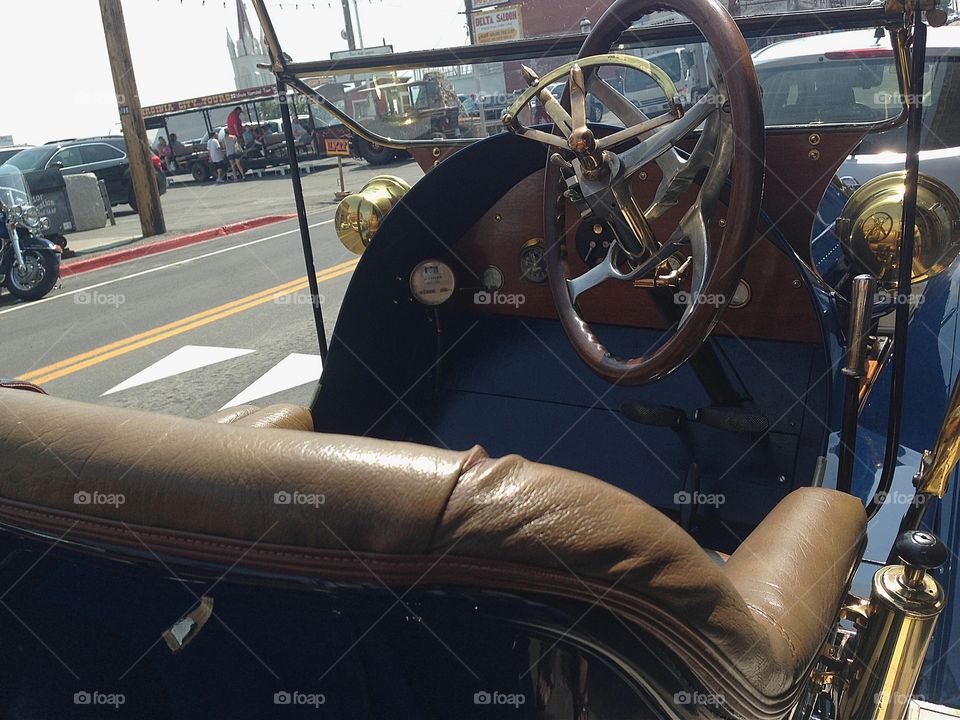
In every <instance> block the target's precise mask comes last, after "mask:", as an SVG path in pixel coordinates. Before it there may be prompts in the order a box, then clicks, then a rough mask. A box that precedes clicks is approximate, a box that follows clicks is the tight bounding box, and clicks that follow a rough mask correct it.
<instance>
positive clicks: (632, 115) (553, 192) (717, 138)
mask: <svg viewBox="0 0 960 720" xmlns="http://www.w3.org/2000/svg"><path fill="white" fill-rule="evenodd" d="M656 10H666V11H674V12H677V13H680V14H682V15H684V16H686V17H687V18H688V19H689V20H690V21H691V22H692V23H693V24H694V25H695V26H696V27H697V28H698V29H699V30H700V32H701V33H702V34H703V36H704V37H705V38H706V40H707V43H708V44H709V46H710V58H709V61H708V73H709V76H710V82H711V87H710V88H709V90H708V91H707V92H706V93H705V94H704V95H703V96H702V97H701V98H700V99H699V100H697V101H696V102H695V103H693V104H692V105H691V106H690V107H689V108H687V109H686V110H684V109H683V108H682V107H681V105H680V101H679V98H677V97H676V96H675V95H676V90H675V88H674V86H673V83H672V82H671V81H670V78H669V77H668V76H667V75H666V74H665V73H663V72H662V71H660V70H659V68H655V66H654V67H650V63H649V62H647V61H645V60H641V59H639V58H634V57H630V56H625V55H609V54H604V55H600V53H607V52H609V49H610V47H611V46H612V45H614V44H615V43H616V42H617V41H618V39H619V37H620V35H621V34H622V33H623V31H624V30H626V29H627V28H628V27H630V25H631V24H632V23H633V22H635V21H636V20H637V19H639V18H640V17H642V16H643V15H645V14H647V13H650V12H653V11H656ZM598 55H599V56H598ZM601 65H620V66H626V67H630V68H633V69H634V70H639V71H640V72H644V73H645V74H647V75H649V76H650V77H651V78H652V79H653V80H654V81H655V82H656V83H657V84H658V85H660V87H661V89H662V90H663V92H664V94H665V95H666V97H667V102H668V112H667V113H666V114H665V115H661V116H659V117H655V118H653V119H651V118H649V117H647V116H646V115H645V114H644V113H643V112H641V111H640V110H639V109H637V107H636V106H635V105H634V104H633V103H632V102H631V101H630V100H628V99H627V98H626V97H624V96H623V95H622V94H621V93H620V92H618V91H617V90H615V89H614V88H613V86H611V85H610V84H609V83H608V82H606V81H605V80H604V79H602V78H601V77H600V76H599V74H598V73H597V72H596V70H597V68H598V67H600V66H601ZM525 74H526V76H527V80H528V82H529V83H530V84H531V88H530V89H529V90H528V91H527V92H526V93H524V94H523V95H522V96H521V97H520V98H518V100H517V102H516V103H515V104H514V105H513V107H511V109H510V110H509V111H508V112H507V114H506V115H505V116H504V123H505V124H506V125H507V126H508V127H509V128H510V129H511V130H512V131H513V132H515V133H517V134H518V135H521V136H524V137H529V138H530V139H532V140H536V141H539V142H543V143H545V144H547V145H548V146H550V147H552V148H555V149H556V150H557V152H554V154H553V155H552V156H551V158H550V160H549V162H548V163H547V169H546V175H545V179H544V261H545V264H546V270H547V276H548V278H549V281H550V290H551V293H552V295H553V300H554V303H555V305H556V308H557V312H558V314H559V317H560V321H561V323H562V325H563V328H564V331H565V332H566V334H567V337H568V338H569V339H570V342H571V343H572V345H573V347H574V348H575V349H576V351H577V353H578V354H579V355H580V357H581V358H582V359H583V360H584V362H586V363H587V365H588V366H589V367H590V368H591V369H592V370H593V371H594V372H595V373H597V374H598V375H600V376H601V377H603V378H605V379H606V380H608V381H610V382H614V383H621V384H625V385H642V384H646V383H651V382H655V381H657V380H660V379H662V378H664V377H666V376H667V375H669V374H670V373H672V372H673V371H675V370H676V369H677V368H679V367H680V366H681V365H683V364H684V363H685V362H686V361H687V360H689V359H690V357H691V356H692V355H693V354H694V353H695V352H696V351H697V349H698V348H699V347H700V346H701V345H703V343H704V342H706V341H707V339H708V338H709V336H710V334H711V333H712V331H713V329H714V328H715V327H716V325H717V323H718V322H719V320H720V316H721V313H722V312H723V310H724V309H725V308H726V306H727V305H728V304H729V301H730V300H731V299H732V298H733V296H734V293H735V292H736V289H737V286H738V284H739V282H740V279H741V277H742V275H743V268H744V265H745V262H746V256H747V252H748V250H749V248H750V244H751V242H752V240H753V237H754V231H755V229H756V224H757V215H758V212H759V207H760V199H761V194H762V190H763V170H764V161H763V141H764V131H763V127H764V123H763V109H762V105H761V100H760V86H759V84H758V82H757V75H756V71H755V70H754V67H753V61H752V59H751V57H750V51H749V50H748V48H747V45H746V43H745V42H744V39H743V36H742V35H741V34H740V30H739V28H738V27H737V24H736V22H734V20H733V18H732V17H731V16H730V14H729V13H728V12H727V11H726V9H725V8H724V7H723V6H722V5H721V4H720V3H718V2H716V0H617V1H616V2H615V3H614V4H613V5H612V6H611V7H610V8H609V10H607V12H606V13H604V15H603V16H602V17H601V18H600V20H599V21H598V22H597V24H596V25H595V26H594V28H593V31H592V32H591V33H590V35H589V36H588V37H587V39H586V41H585V42H584V44H583V48H582V49H581V51H580V56H579V59H578V60H577V61H575V62H574V63H570V64H569V65H567V66H564V67H563V68H558V70H556V71H554V72H552V73H549V74H548V75H546V76H544V77H543V78H537V77H536V76H535V75H534V74H533V72H532V71H530V70H528V69H525ZM566 75H568V76H569V82H568V83H567V87H566V90H565V92H564V97H563V99H562V101H557V100H556V99H555V98H554V97H553V96H552V95H551V94H550V91H549V90H548V89H547V87H548V85H550V84H551V83H554V82H556V81H557V80H558V78H560V77H562V76H566ZM588 93H589V94H592V95H593V96H594V97H595V98H596V99H598V100H599V101H600V102H602V103H603V104H604V106H606V108H607V109H608V110H610V111H611V112H613V114H615V115H616V116H617V117H618V118H619V119H620V120H621V122H623V124H624V125H625V126H626V128H625V129H624V130H621V131H619V132H616V133H614V134H613V135H609V136H607V137H604V138H600V139H598V138H597V137H595V136H594V134H593V132H592V130H591V129H590V128H588V127H587V120H586V118H587V94H588ZM533 97H537V98H538V99H539V100H540V101H541V103H543V106H544V109H545V110H546V112H547V113H548V114H549V115H550V117H551V119H552V120H553V121H554V123H555V127H554V132H553V133H546V132H542V131H538V130H534V129H530V128H527V127H524V126H523V125H522V124H521V123H520V122H519V121H518V120H517V115H518V113H519V112H520V110H521V109H522V108H523V107H524V106H525V105H526V103H527V102H529V101H530V100H531V99H532V98H533ZM700 126H702V132H701V135H700V138H699V140H698V141H697V144H696V146H695V147H694V149H693V151H692V152H691V153H690V155H689V157H686V158H684V156H683V155H681V154H680V153H678V152H677V151H676V149H675V146H676V145H677V143H679V142H680V141H681V140H682V139H683V138H684V137H686V136H688V135H689V134H690V133H691V132H693V131H694V130H695V129H696V128H698V127H700ZM651 162H656V163H657V164H658V165H659V167H660V170H661V171H662V175H663V180H662V181H661V183H660V186H659V187H658V189H657V192H656V195H655V198H654V201H653V203H652V205H651V206H650V207H649V208H646V209H643V208H641V207H640V206H639V204H638V202H637V200H636V198H635V197H634V196H633V193H632V191H631V188H630V184H631V179H632V178H633V177H634V176H635V175H636V174H637V173H638V172H639V171H640V169H641V168H642V167H644V166H645V165H647V164H649V163H651ZM704 170H705V171H706V175H705V178H704V179H703V180H702V182H701V183H700V190H699V194H698V196H697V199H696V202H694V204H693V205H692V206H691V207H690V208H689V209H688V211H687V212H686V214H685V215H684V216H683V219H682V220H681V221H680V223H679V224H678V225H677V227H676V228H675V229H674V230H673V232H672V233H671V234H670V236H669V237H668V238H666V239H665V240H662V239H658V238H657V237H656V235H655V233H654V231H653V229H652V227H651V223H652V222H653V221H655V220H657V219H658V218H659V217H661V216H662V215H663V214H664V212H665V211H666V210H667V209H669V208H670V207H672V206H674V205H675V204H676V203H677V199H678V198H679V197H680V196H681V195H682V194H683V193H684V191H686V190H687V189H688V188H689V187H690V186H691V184H692V183H693V182H694V181H695V179H696V178H697V176H698V175H699V174H701V172H702V171H704ZM728 178H730V185H729V201H728V211H727V215H726V227H725V230H724V232H723V234H722V237H720V238H717V239H714V238H711V237H709V234H708V231H707V227H708V226H709V223H710V221H711V219H712V218H713V215H714V212H715V210H716V207H717V203H718V198H719V196H720V193H721V191H722V190H723V189H724V186H725V185H726V184H727V181H728ZM565 197H567V198H570V199H571V200H572V201H573V202H574V204H575V205H576V206H577V209H578V210H579V211H580V212H581V214H584V215H590V216H591V217H593V218H595V219H600V220H603V221H605V222H607V223H608V224H609V226H610V227H611V228H612V229H613V231H614V234H615V236H616V242H614V243H611V244H610V249H609V252H608V253H607V256H606V258H605V259H604V260H603V261H602V262H601V263H600V264H599V265H597V266H595V267H593V268H591V269H590V270H588V271H587V272H586V273H584V274H582V275H580V276H579V277H571V276H570V270H569V267H568V264H567V261H566V257H565V255H566V253H565V242H566V234H565V232H564V224H565V217H566V200H565ZM684 247H686V248H689V255H690V257H689V261H688V262H685V263H684V264H683V265H682V267H679V268H678V267H677V266H676V265H674V267H673V273H672V274H673V278H674V279H676V278H677V277H678V275H683V274H685V273H689V274H690V283H691V285H690V287H691V290H690V294H689V295H690V302H689V304H688V306H687V308H686V310H685V311H684V313H683V315H682V317H681V318H680V320H679V321H678V322H677V324H676V325H675V326H674V327H673V328H671V330H670V331H669V335H668V336H667V337H665V339H664V340H663V341H662V342H661V343H660V344H659V345H658V346H657V347H655V348H654V349H652V350H651V351H649V352H648V353H647V354H646V355H642V356H638V357H634V358H630V359H623V358H618V357H615V356H614V355H613V354H612V353H611V352H609V351H608V350H607V348H606V347H605V346H604V345H603V343H601V342H600V341H599V340H598V339H597V336H596V335H595V334H594V333H593V331H592V330H591V328H590V326H589V324H587V322H586V321H585V320H584V319H583V318H582V317H581V315H580V312H579V310H578V308H577V299H578V297H579V296H580V295H581V294H583V293H585V292H587V291H589V290H591V289H592V288H594V287H596V286H598V285H600V284H601V283H604V282H607V281H613V282H632V281H634V280H635V279H638V278H643V277H648V276H650V275H655V274H656V273H658V272H662V271H663V268H664V267H665V266H664V263H665V261H667V260H669V259H671V258H677V257H683V256H682V255H678V251H680V249H681V248H684ZM653 284H654V286H656V285H658V284H659V283H657V282H656V281H655V282H654V283H653ZM704 299H707V300H709V301H704Z"/></svg>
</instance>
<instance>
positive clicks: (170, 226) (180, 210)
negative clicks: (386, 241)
mask: <svg viewBox="0 0 960 720" xmlns="http://www.w3.org/2000/svg"><path fill="white" fill-rule="evenodd" d="M336 168H337V165H336V162H331V163H330V165H329V167H322V168H315V169H314V172H312V173H310V174H307V175H304V176H302V178H301V180H302V183H303V191H304V199H305V201H306V205H307V210H308V211H314V210H317V209H319V208H322V207H324V206H329V207H331V212H332V208H333V207H334V206H336V204H337V201H336V200H335V199H334V197H333V194H334V192H336V191H337V190H339V189H340V188H339V178H338V174H337V172H336ZM382 174H391V175H398V176H400V177H402V178H403V179H404V180H407V182H409V183H411V184H413V183H415V182H416V181H417V180H418V179H420V177H422V176H423V173H422V172H421V171H420V168H419V167H418V166H417V164H416V163H415V162H413V161H412V160H407V161H401V162H399V163H395V164H392V165H388V166H386V167H372V166H370V165H368V164H367V163H365V162H361V161H358V160H348V161H346V162H344V176H345V178H346V187H347V190H348V191H357V190H359V189H360V188H361V187H362V186H363V185H364V183H366V182H367V181H368V180H369V179H370V178H372V177H374V176H376V175H382ZM160 204H161V206H162V208H163V214H164V219H165V221H166V225H167V232H166V233H164V234H163V235H157V236H154V237H150V238H146V239H144V238H143V236H142V231H141V228H140V216H139V215H137V214H136V213H134V212H133V211H132V210H130V208H129V206H127V205H120V206H118V207H115V208H114V214H115V218H116V221H117V224H116V225H110V224H109V223H108V224H107V226H106V227H105V228H101V229H99V230H90V231H88V232H82V233H70V234H69V235H67V236H66V237H67V249H68V251H70V252H68V253H67V254H65V259H67V258H84V257H90V256H91V255H96V254H99V253H104V252H109V251H114V250H118V249H121V248H126V247H133V246H137V245H139V244H146V243H156V242H161V241H164V240H170V239H172V238H178V237H181V236H185V235H191V234H193V233H202V232H205V231H211V230H216V229H217V228H222V227H224V226H232V225H235V224H237V223H241V222H244V221H247V220H252V219H254V218H261V217H265V216H280V215H293V214H295V213H296V206H295V204H294V200H293V187H292V184H291V180H290V176H289V175H286V176H275V177H264V178H262V179H259V178H256V177H248V179H246V180H244V181H243V182H233V183H227V184H225V185H215V184H214V183H212V182H208V183H202V184H197V183H194V182H193V181H192V180H190V179H189V177H188V176H177V177H176V178H175V179H174V182H172V183H171V184H170V186H169V187H168V189H167V192H166V194H165V195H163V196H162V197H161V198H160ZM68 262H70V260H68Z"/></svg>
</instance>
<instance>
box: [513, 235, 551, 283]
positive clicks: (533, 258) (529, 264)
mask: <svg viewBox="0 0 960 720" xmlns="http://www.w3.org/2000/svg"><path fill="white" fill-rule="evenodd" d="M520 275H521V277H523V279H524V280H527V281H528V282H532V283H536V284H538V285H542V284H543V283H545V282H546V281H547V265H546V263H545V262H544V259H543V241H542V240H540V239H539V238H537V239H534V240H528V241H527V242H526V244H525V245H524V246H523V248H522V249H521V250H520Z"/></svg>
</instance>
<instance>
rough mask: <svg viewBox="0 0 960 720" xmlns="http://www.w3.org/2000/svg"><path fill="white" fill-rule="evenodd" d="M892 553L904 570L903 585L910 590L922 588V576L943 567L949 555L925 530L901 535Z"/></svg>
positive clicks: (940, 541)
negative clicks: (898, 559) (901, 563)
mask: <svg viewBox="0 0 960 720" xmlns="http://www.w3.org/2000/svg"><path fill="white" fill-rule="evenodd" d="M893 550H894V552H895V553H896V554H897V556H898V557H899V558H900V560H902V561H903V565H904V567H905V568H906V572H905V573H904V584H905V585H907V587H910V588H920V587H922V586H923V578H924V575H925V574H926V573H927V572H928V571H930V570H936V569H937V568H938V567H940V566H941V565H943V564H944V563H945V562H946V561H947V558H948V557H949V553H948V552H947V546H946V545H944V544H943V541H942V540H940V538H938V537H937V536H936V535H934V534H933V533H931V532H927V531H925V530H908V531H907V532H904V533H901V534H900V537H898V538H897V542H896V543H895V544H894V546H893Z"/></svg>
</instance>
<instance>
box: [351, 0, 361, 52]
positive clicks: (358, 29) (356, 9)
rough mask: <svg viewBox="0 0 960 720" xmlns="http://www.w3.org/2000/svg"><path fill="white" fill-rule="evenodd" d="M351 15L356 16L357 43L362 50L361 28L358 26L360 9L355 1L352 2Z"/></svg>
mask: <svg viewBox="0 0 960 720" xmlns="http://www.w3.org/2000/svg"><path fill="white" fill-rule="evenodd" d="M353 14H354V15H356V16H357V42H359V43H360V49H361V50H363V27H361V25H360V8H359V7H357V0H353Z"/></svg>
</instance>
